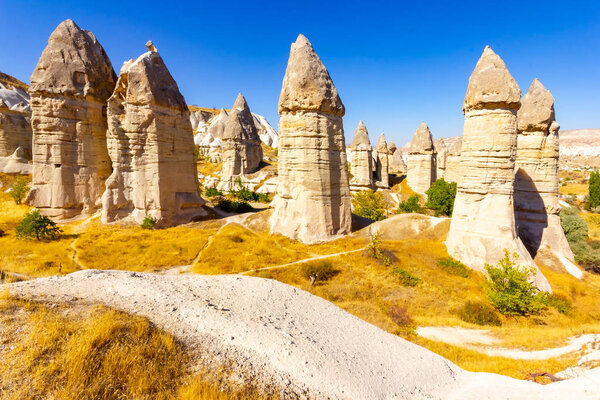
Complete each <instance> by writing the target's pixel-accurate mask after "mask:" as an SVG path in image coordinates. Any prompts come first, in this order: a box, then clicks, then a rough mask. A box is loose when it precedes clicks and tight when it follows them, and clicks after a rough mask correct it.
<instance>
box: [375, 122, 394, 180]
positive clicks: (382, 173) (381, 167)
mask: <svg viewBox="0 0 600 400" xmlns="http://www.w3.org/2000/svg"><path fill="white" fill-rule="evenodd" d="M375 153H376V156H377V157H376V163H375V177H376V178H375V179H376V182H375V183H376V185H377V186H378V187H381V188H389V187H390V163H389V159H390V156H391V154H392V153H391V152H390V150H389V149H388V146H387V143H386V141H385V135H384V134H383V133H382V134H381V136H379V141H378V142H377V149H376V152H375Z"/></svg>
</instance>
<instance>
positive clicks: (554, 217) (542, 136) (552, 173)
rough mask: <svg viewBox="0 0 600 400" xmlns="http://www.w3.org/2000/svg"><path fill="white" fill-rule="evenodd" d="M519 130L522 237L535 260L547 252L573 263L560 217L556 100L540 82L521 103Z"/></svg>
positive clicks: (518, 194) (518, 208)
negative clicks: (550, 251) (549, 251)
mask: <svg viewBox="0 0 600 400" xmlns="http://www.w3.org/2000/svg"><path fill="white" fill-rule="evenodd" d="M518 127H519V136H518V140H517V159H516V167H515V171H516V175H515V195H514V196H515V200H514V206H515V218H516V224H517V232H518V234H519V237H520V238H521V239H522V240H523V242H524V243H525V245H526V246H527V248H528V249H529V252H530V253H531V255H532V256H534V257H535V255H536V254H537V251H538V250H539V249H542V248H547V249H550V250H552V251H554V252H555V253H557V254H560V255H562V256H564V257H566V258H568V259H571V260H573V253H572V252H571V249H570V247H569V243H568V242H567V239H566V237H565V234H564V232H563V229H562V226H561V224H560V217H559V212H560V206H559V204H558V184H559V181H558V155H559V154H558V153H559V151H558V150H559V149H558V129H559V125H558V123H557V122H556V121H554V98H553V97H552V94H551V93H550V92H549V91H548V90H546V89H545V88H544V86H543V85H542V84H541V83H540V81H539V80H537V79H535V80H534V81H533V83H532V84H531V86H530V87H529V90H528V91H527V93H526V94H525V96H523V99H522V100H521V108H520V109H519V112H518Z"/></svg>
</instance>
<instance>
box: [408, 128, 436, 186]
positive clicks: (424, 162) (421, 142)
mask: <svg viewBox="0 0 600 400" xmlns="http://www.w3.org/2000/svg"><path fill="white" fill-rule="evenodd" d="M435 160H436V152H435V147H434V145H433V138H432V136H431V131H430V130H429V127H428V126H427V124H425V122H421V125H419V128H417V131H416V132H415V135H414V137H413V139H412V142H411V143H410V148H409V153H408V162H407V163H406V167H407V172H406V175H407V183H408V186H410V188H411V189H412V190H414V191H415V192H417V193H425V192H426V191H427V189H429V187H430V186H431V184H432V183H433V182H434V181H435V178H436V176H435V174H436V170H435Z"/></svg>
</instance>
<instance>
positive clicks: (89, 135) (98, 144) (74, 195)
mask: <svg viewBox="0 0 600 400" xmlns="http://www.w3.org/2000/svg"><path fill="white" fill-rule="evenodd" d="M115 80H116V75H115V72H114V71H113V68H112V65H111V63H110V60H109V59H108V57H107V56H106V53H105V52H104V49H103V48H102V46H101V45H100V43H98V41H97V40H96V37H95V36H94V35H93V34H92V33H91V32H89V31H85V30H82V29H80V28H79V27H78V26H77V25H75V23H74V22H73V21H71V20H66V21H64V22H62V23H61V24H60V25H59V26H58V27H57V28H56V30H55V31H54V32H53V33H52V35H51V36H50V39H49V40H48V46H46V48H45V49H44V51H43V53H42V55H41V57H40V60H39V61H38V64H37V66H36V68H35V70H34V71H33V74H32V75H31V86H30V87H29V94H30V95H31V110H32V116H31V125H32V128H33V181H32V189H31V191H30V192H29V195H28V197H27V199H26V200H27V202H28V203H29V204H31V205H33V206H35V207H37V208H39V209H40V211H41V212H42V213H44V214H46V215H48V216H50V217H53V218H57V219H65V218H71V217H75V216H78V215H90V214H93V213H94V212H95V211H96V210H97V209H98V208H99V207H100V197H101V195H102V193H103V191H104V188H105V185H104V184H105V180H106V178H107V177H108V176H109V175H110V172H111V165H110V158H109V156H108V151H107V147H106V100H107V99H108V98H109V97H110V95H111V93H112V91H113V88H114V85H115Z"/></svg>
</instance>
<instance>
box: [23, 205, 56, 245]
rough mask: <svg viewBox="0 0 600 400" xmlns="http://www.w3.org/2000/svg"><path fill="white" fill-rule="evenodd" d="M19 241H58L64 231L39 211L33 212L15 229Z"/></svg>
mask: <svg viewBox="0 0 600 400" xmlns="http://www.w3.org/2000/svg"><path fill="white" fill-rule="evenodd" d="M15 233H16V234H17V239H32V238H36V239H37V240H54V239H58V237H59V236H60V234H61V233H62V229H60V228H59V227H58V226H56V223H55V222H54V221H52V220H51V219H50V218H48V217H46V216H45V215H41V214H40V212H39V211H38V210H33V211H31V212H30V213H28V214H27V215H25V218H23V220H22V221H21V223H20V224H19V225H18V226H17V227H16V228H15Z"/></svg>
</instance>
